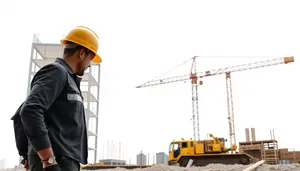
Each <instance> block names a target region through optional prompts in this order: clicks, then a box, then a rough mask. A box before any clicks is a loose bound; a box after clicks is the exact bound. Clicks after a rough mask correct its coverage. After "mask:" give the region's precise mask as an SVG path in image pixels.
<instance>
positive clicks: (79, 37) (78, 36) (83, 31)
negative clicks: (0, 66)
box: [60, 26, 102, 63]
mask: <svg viewBox="0 0 300 171" xmlns="http://www.w3.org/2000/svg"><path fill="white" fill-rule="evenodd" d="M66 41H70V42H73V43H76V44H78V45H81V46H83V47H86V48H87V49H89V50H91V51H92V52H94V53H95V57H94V59H93V62H96V63H101V62H102V59H101V57H100V55H99V54H98V47H99V42H98V35H97V34H96V33H95V32H94V31H93V30H91V29H90V28H88V27H85V26H78V27H76V28H74V29H72V30H71V31H70V32H69V33H68V34H67V36H66V37H65V38H64V39H63V40H61V41H60V42H61V44H62V45H63V46H64V45H65V43H66Z"/></svg>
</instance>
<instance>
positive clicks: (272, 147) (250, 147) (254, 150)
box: [239, 140, 279, 165]
mask: <svg viewBox="0 0 300 171" xmlns="http://www.w3.org/2000/svg"><path fill="white" fill-rule="evenodd" d="M239 151H240V152H244V153H247V154H249V155H251V156H253V157H254V158H256V159H257V160H264V161H265V162H266V163H267V164H272V165H275V164H276V163H277V160H278V159H279V157H278V142H277V141H276V140H262V141H249V142H240V143H239Z"/></svg>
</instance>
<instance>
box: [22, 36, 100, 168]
mask: <svg viewBox="0 0 300 171" xmlns="http://www.w3.org/2000/svg"><path fill="white" fill-rule="evenodd" d="M62 54H63V47H62V46H61V44H59V43H42V42H41V41H40V40H39V38H38V35H34V36H33V42H32V47H31V56H30V64H29V74H28V88H27V95H28V94H29V91H30V83H31V81H32V79H33V76H34V75H35V74H36V72H37V71H38V70H39V69H40V68H41V67H43V66H45V65H47V64H50V63H52V62H54V61H55V59H56V58H58V57H62ZM100 66H101V65H100V64H98V63H91V67H89V68H88V69H87V71H86V72H85V73H84V75H83V76H82V81H81V86H80V89H81V90H82V96H83V98H84V108H85V117H86V123H87V130H88V156H89V158H88V162H89V163H96V162H97V144H98V114H99V89H100Z"/></svg>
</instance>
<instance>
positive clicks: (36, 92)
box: [20, 58, 88, 164]
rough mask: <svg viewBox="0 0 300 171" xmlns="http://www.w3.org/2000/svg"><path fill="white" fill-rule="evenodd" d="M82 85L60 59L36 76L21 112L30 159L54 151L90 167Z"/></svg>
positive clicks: (42, 69) (43, 68) (45, 67)
mask: <svg viewBox="0 0 300 171" xmlns="http://www.w3.org/2000/svg"><path fill="white" fill-rule="evenodd" d="M80 81H81V79H80V78H79V77H77V75H76V74H75V73H74V72H73V70H72V69H71V67H70V66H69V65H68V64H67V63H66V62H65V61H64V60H63V59H61V58H57V59H56V61H55V62H54V63H52V64H49V65H46V66H44V67H42V68H41V69H40V70H39V71H38V72H37V73H36V75H35V76H34V78H33V80H32V82H31V91H30V94H29V95H28V97H27V99H26V101H25V102H24V104H23V107H22V109H21V112H20V115H21V119H22V124H23V127H24V130H25V133H26V135H27V137H28V139H29V150H28V154H29V155H30V154H36V152H35V151H39V150H42V149H44V148H48V147H52V148H53V151H54V153H55V155H64V156H68V157H71V158H73V159H74V160H76V161H78V162H80V163H82V164H87V156H88V149H87V148H88V147H87V146H88V143H87V130H86V121H85V111H84V106H83V97H82V94H81V90H80Z"/></svg>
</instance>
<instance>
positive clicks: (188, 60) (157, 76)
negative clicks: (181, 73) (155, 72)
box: [145, 57, 194, 84]
mask: <svg viewBox="0 0 300 171" xmlns="http://www.w3.org/2000/svg"><path fill="white" fill-rule="evenodd" d="M193 58H194V57H193ZM193 58H190V59H188V60H186V61H185V62H183V63H181V64H179V65H177V66H176V67H174V68H172V69H170V70H169V71H167V72H165V73H163V74H161V75H159V76H157V77H155V78H153V79H151V80H150V81H148V82H147V83H149V82H151V81H153V80H155V79H157V78H159V77H161V76H163V75H165V74H167V73H169V72H171V71H173V70H174V69H176V68H178V67H180V66H182V65H184V64H186V63H187V62H188V61H190V60H192V59H193ZM145 84H146V83H145Z"/></svg>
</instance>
